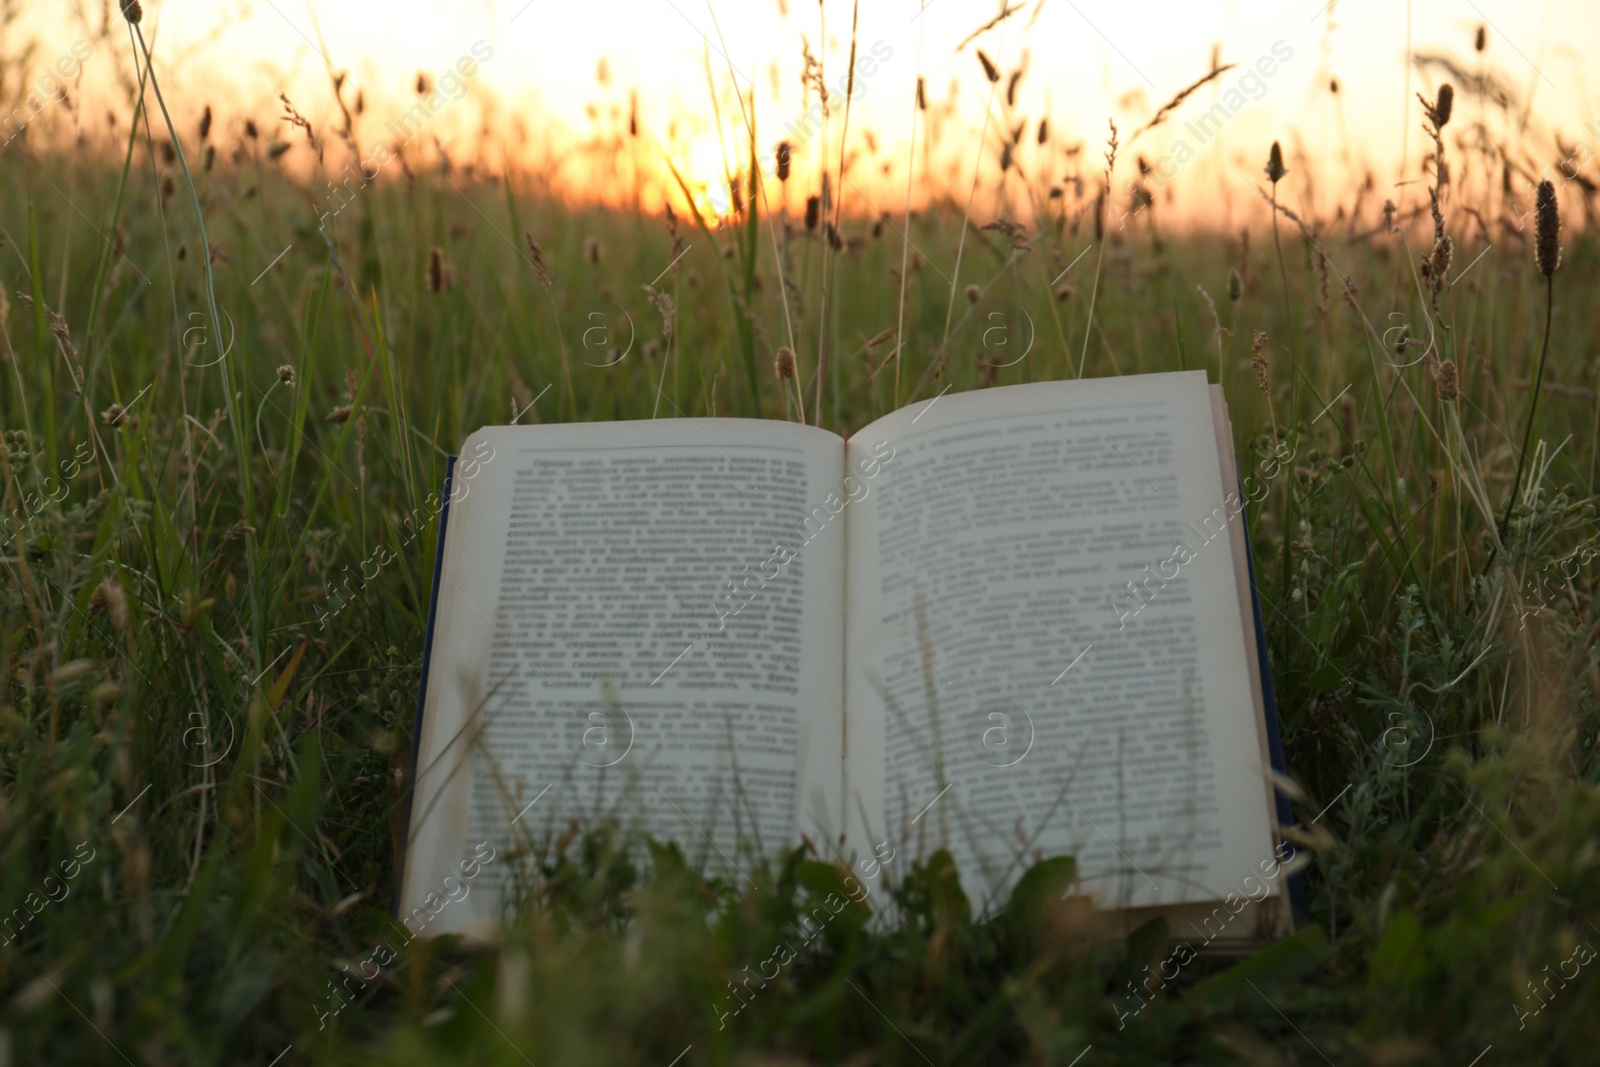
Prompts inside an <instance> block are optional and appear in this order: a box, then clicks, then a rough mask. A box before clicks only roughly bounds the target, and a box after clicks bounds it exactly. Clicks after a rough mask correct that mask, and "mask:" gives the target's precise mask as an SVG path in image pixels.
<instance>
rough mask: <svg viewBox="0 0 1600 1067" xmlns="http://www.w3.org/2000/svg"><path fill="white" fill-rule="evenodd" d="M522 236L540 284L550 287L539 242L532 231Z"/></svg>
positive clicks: (548, 273) (668, 209)
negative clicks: (526, 243)
mask: <svg viewBox="0 0 1600 1067" xmlns="http://www.w3.org/2000/svg"><path fill="white" fill-rule="evenodd" d="M671 210H672V207H671V205H668V207H667V211H668V212H670V211H671ZM669 217H670V216H669ZM522 236H523V238H524V239H525V240H526V241H527V242H528V253H529V255H530V256H531V257H532V259H531V262H532V263H533V272H534V273H535V274H536V275H538V276H539V284H540V285H542V286H544V287H545V288H546V289H548V288H550V272H549V271H547V270H545V269H544V253H543V252H540V251H539V243H538V242H537V241H535V240H534V239H533V234H531V233H527V232H524V233H523V235H522Z"/></svg>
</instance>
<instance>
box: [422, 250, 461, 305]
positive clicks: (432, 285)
mask: <svg viewBox="0 0 1600 1067" xmlns="http://www.w3.org/2000/svg"><path fill="white" fill-rule="evenodd" d="M454 288H455V269H454V268H453V267H451V266H450V264H448V263H446V262H445V261H444V249H442V248H440V247H439V246H438V245H434V246H433V248H432V249H430V250H429V252H428V291H429V292H430V293H443V292H446V291H448V290H450V289H454Z"/></svg>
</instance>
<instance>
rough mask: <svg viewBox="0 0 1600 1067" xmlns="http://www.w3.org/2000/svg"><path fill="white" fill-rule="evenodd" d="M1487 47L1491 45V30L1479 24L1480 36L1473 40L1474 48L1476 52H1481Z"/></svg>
mask: <svg viewBox="0 0 1600 1067" xmlns="http://www.w3.org/2000/svg"><path fill="white" fill-rule="evenodd" d="M1487 47H1489V30H1488V28H1487V27H1485V26H1479V27H1478V37H1477V39H1476V40H1475V41H1473V42H1472V49H1473V51H1475V52H1481V51H1483V50H1484V49H1485V48H1487Z"/></svg>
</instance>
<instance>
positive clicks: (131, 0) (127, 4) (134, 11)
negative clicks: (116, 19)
mask: <svg viewBox="0 0 1600 1067" xmlns="http://www.w3.org/2000/svg"><path fill="white" fill-rule="evenodd" d="M122 17H123V18H125V19H127V20H128V21H129V22H131V23H133V24H134V25H135V26H137V25H139V22H140V20H141V19H143V18H144V8H143V7H141V6H139V0H122Z"/></svg>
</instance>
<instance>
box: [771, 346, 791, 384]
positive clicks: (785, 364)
mask: <svg viewBox="0 0 1600 1067" xmlns="http://www.w3.org/2000/svg"><path fill="white" fill-rule="evenodd" d="M772 369H773V370H774V371H775V372H777V375H778V377H780V378H793V377H794V349H792V348H790V347H789V346H788V345H784V346H783V347H782V348H780V349H778V355H777V358H776V359H774V360H773V361H772Z"/></svg>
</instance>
